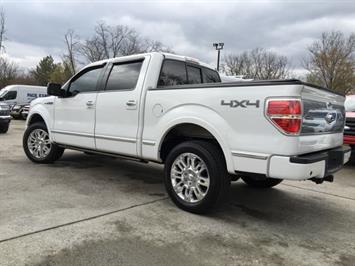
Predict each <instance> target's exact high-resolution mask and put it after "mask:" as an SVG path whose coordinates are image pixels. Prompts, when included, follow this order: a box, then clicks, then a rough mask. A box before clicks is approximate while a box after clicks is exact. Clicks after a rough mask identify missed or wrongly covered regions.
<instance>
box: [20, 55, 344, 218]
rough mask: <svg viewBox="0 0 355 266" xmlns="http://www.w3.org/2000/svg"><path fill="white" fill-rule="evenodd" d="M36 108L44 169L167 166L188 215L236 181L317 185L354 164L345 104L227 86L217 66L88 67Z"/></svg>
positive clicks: (128, 61) (190, 62) (32, 152)
mask: <svg viewBox="0 0 355 266" xmlns="http://www.w3.org/2000/svg"><path fill="white" fill-rule="evenodd" d="M48 94H49V95H52V96H50V97H47V98H39V99H36V100H34V101H33V102H32V103H31V109H30V112H29V115H28V118H27V129H26V131H25V134H24V138H23V146H24V150H25V152H26V155H27V156H28V158H29V159H30V160H32V161H34V162H36V163H52V162H54V161H55V160H58V159H59V158H60V157H61V156H62V154H63V151H64V149H74V150H80V151H84V152H90V153H98V154H104V155H109V156H118V157H126V158H132V159H135V160H139V161H142V162H157V163H162V164H164V165H165V173H164V175H165V186H166V189H167V191H168V194H169V195H170V197H171V198H172V200H173V201H174V203H175V204H176V205H177V206H179V207H180V208H182V209H184V210H187V211H191V212H196V213H202V212H206V211H208V210H209V209H211V207H212V205H214V204H215V203H217V202H220V200H221V199H222V198H223V196H225V195H226V194H227V193H226V192H227V189H228V188H229V185H230V182H231V180H235V179H237V178H238V177H241V178H242V179H243V181H245V183H247V184H248V185H250V186H253V187H263V188H266V187H273V186H275V185H277V184H279V183H280V182H281V181H282V180H283V179H287V180H307V179H310V180H312V181H314V182H316V183H321V182H323V181H332V180H333V176H332V174H333V173H334V172H336V171H337V170H339V169H340V168H341V167H342V166H343V164H344V163H346V162H347V161H348V160H349V157H350V153H351V152H350V149H349V147H347V146H343V128H344V121H345V118H344V100H345V98H344V97H343V96H342V95H338V94H336V93H334V92H331V91H329V90H327V89H323V88H320V87H316V86H313V85H310V84H305V83H303V82H301V81H299V80H274V81H242V82H232V83H221V81H220V77H219V74H218V73H217V72H216V71H215V70H214V69H213V68H211V67H210V66H208V65H206V64H204V63H201V62H199V61H198V60H196V59H191V58H188V57H184V56H177V55H172V54H166V53H148V54H140V55H132V56H127V57H120V58H114V59H109V60H104V61H100V62H96V63H93V64H90V65H88V66H87V67H85V68H84V69H83V70H81V71H80V72H79V73H78V74H76V75H75V76H74V77H72V78H71V79H70V80H69V81H68V82H67V83H66V84H65V85H63V86H61V85H59V84H49V85H48Z"/></svg>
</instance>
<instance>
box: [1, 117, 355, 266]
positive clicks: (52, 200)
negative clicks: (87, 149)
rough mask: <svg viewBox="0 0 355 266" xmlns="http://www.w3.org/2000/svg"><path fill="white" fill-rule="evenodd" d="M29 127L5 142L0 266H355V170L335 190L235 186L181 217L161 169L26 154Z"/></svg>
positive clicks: (13, 130) (16, 129)
mask: <svg viewBox="0 0 355 266" xmlns="http://www.w3.org/2000/svg"><path fill="white" fill-rule="evenodd" d="M23 130H24V121H12V124H11V127H10V130H9V132H8V133H7V134H5V135H0V265H355V165H347V166H346V167H345V168H344V169H343V170H341V171H340V172H339V173H337V174H336V177H335V181H334V182H333V183H323V184H321V185H316V184H314V183H312V182H310V181H303V182H283V183H281V184H280V185H279V186H277V187H275V188H273V189H269V190H260V189H252V188H249V187H247V186H246V185H245V184H243V182H242V181H237V182H234V183H233V184H232V188H231V195H230V199H229V201H228V202H227V203H226V204H225V205H223V206H221V207H220V208H218V209H216V210H215V211H214V212H212V213H210V214H208V215H205V216H201V215H194V214H190V213H187V212H184V211H181V210H180V209H178V208H177V207H175V205H174V204H173V203H172V202H171V201H170V199H169V198H168V197H167V194H166V192H165V189H164V185H163V171H162V166H160V165H157V164H151V163H149V164H142V163H137V162H132V161H127V160H122V159H114V158H107V157H102V156H95V155H87V154H84V153H81V152H74V151H66V152H65V153H64V156H63V157H62V159H61V160H59V161H58V162H56V163H54V164H50V165H38V164H34V163H32V162H30V161H29V160H28V159H27V158H26V157H25V155H24V152H23V150H22V144H21V143H22V134H23Z"/></svg>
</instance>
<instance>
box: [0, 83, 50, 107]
mask: <svg viewBox="0 0 355 266" xmlns="http://www.w3.org/2000/svg"><path fill="white" fill-rule="evenodd" d="M38 97H47V87H42V86H29V85H9V86H6V87H5V88H3V89H1V90H0V101H2V102H5V103H7V104H9V105H10V106H14V105H25V104H28V103H29V102H31V101H32V100H34V99H36V98H38Z"/></svg>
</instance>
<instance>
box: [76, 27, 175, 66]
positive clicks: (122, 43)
mask: <svg viewBox="0 0 355 266" xmlns="http://www.w3.org/2000/svg"><path fill="white" fill-rule="evenodd" d="M152 51H169V52H171V50H170V49H169V48H167V47H164V46H163V45H162V43H160V42H157V41H153V40H151V39H148V38H143V37H142V36H140V35H139V34H138V33H137V32H136V31H135V30H134V29H132V28H129V27H128V26H125V25H116V26H109V25H107V24H105V23H103V22H100V23H98V24H97V26H96V27H95V33H94V35H93V36H92V37H90V38H88V39H86V40H85V41H83V42H82V43H81V45H80V49H79V52H80V54H81V55H82V56H83V57H84V58H85V59H86V60H87V61H89V62H94V61H99V60H102V59H107V58H112V57H117V56H122V55H131V54H135V53H144V52H152Z"/></svg>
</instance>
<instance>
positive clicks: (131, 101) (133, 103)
mask: <svg viewBox="0 0 355 266" xmlns="http://www.w3.org/2000/svg"><path fill="white" fill-rule="evenodd" d="M126 105H127V106H131V107H132V106H136V105H137V103H136V101H135V100H129V101H128V102H126Z"/></svg>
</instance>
